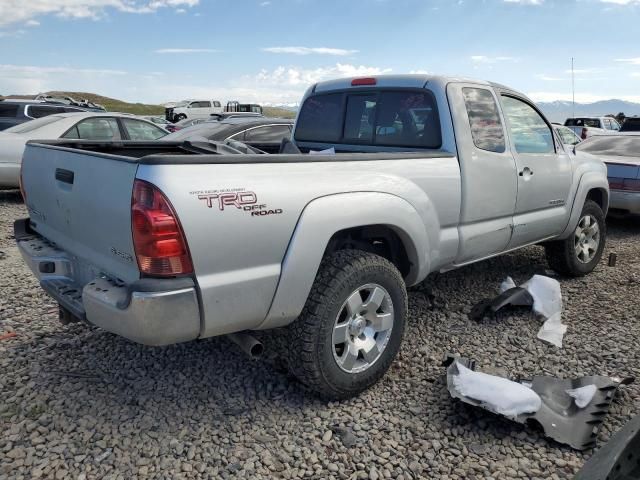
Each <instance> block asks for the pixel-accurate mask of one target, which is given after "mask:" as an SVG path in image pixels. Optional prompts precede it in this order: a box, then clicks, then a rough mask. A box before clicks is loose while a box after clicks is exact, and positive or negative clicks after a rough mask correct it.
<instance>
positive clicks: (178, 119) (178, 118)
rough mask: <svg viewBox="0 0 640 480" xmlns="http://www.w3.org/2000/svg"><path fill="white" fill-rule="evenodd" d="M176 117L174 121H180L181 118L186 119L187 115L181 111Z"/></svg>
mask: <svg viewBox="0 0 640 480" xmlns="http://www.w3.org/2000/svg"><path fill="white" fill-rule="evenodd" d="M175 118H176V121H175V122H174V123H177V122H179V121H181V120H186V118H187V116H186V115H185V114H184V113H181V114H179V115H176V117H175Z"/></svg>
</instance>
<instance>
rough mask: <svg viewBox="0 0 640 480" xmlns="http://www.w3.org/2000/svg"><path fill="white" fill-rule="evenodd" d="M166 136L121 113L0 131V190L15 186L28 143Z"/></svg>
mask: <svg viewBox="0 0 640 480" xmlns="http://www.w3.org/2000/svg"><path fill="white" fill-rule="evenodd" d="M166 134H167V131H166V130H164V129H162V128H160V127H159V126H157V125H155V124H153V123H152V122H149V121H147V120H142V119H140V118H136V117H133V116H131V115H127V114H121V113H93V112H82V113H63V114H56V115H49V116H46V117H43V118H39V119H37V120H32V121H30V122H27V123H23V124H22V125H16V126H15V127H11V128H9V129H7V130H5V131H4V132H0V188H16V187H18V178H19V176H20V163H21V162H22V153H23V152H24V147H25V144H26V143H27V141H29V140H33V139H38V140H54V139H56V138H76V139H83V140H104V141H112V140H157V139H158V138H160V137H163V136H165V135H166Z"/></svg>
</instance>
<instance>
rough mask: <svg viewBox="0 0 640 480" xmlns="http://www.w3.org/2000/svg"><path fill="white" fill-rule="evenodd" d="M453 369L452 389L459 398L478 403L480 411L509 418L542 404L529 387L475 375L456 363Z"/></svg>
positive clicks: (496, 378)
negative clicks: (456, 392) (466, 398)
mask: <svg viewBox="0 0 640 480" xmlns="http://www.w3.org/2000/svg"><path fill="white" fill-rule="evenodd" d="M456 368H457V370H458V373H457V375H454V376H453V386H454V388H455V389H456V390H457V391H458V392H459V393H460V394H461V395H464V396H465V397H470V398H473V399H475V400H478V401H480V402H481V406H482V407H483V408H486V409H487V410H490V411H492V412H494V413H498V414H500V415H504V416H505V417H509V418H514V417H517V416H518V415H520V414H523V413H534V412H537V411H538V410H540V406H541V405H542V400H541V399H540V397H539V396H538V394H537V393H536V392H534V391H533V390H531V389H530V388H529V387H526V386H525V385H522V384H521V383H518V382H512V381H511V380H508V379H506V378H502V377H496V376H495V375H489V374H487V373H482V372H475V371H473V370H471V369H469V368H467V367H465V366H464V365H462V364H461V363H459V362H456Z"/></svg>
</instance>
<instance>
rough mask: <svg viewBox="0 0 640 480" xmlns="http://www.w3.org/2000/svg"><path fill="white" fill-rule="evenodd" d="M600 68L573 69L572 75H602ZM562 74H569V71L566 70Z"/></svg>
mask: <svg viewBox="0 0 640 480" xmlns="http://www.w3.org/2000/svg"><path fill="white" fill-rule="evenodd" d="M602 72H603V70H602V68H575V69H574V70H573V73H574V74H576V75H590V74H592V73H602ZM564 73H571V69H570V68H569V69H567V70H565V71H564Z"/></svg>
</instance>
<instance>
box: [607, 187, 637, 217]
mask: <svg viewBox="0 0 640 480" xmlns="http://www.w3.org/2000/svg"><path fill="white" fill-rule="evenodd" d="M611 209H616V210H624V211H625V212H629V213H633V214H640V192H623V191H621V190H611V193H610V196H609V210H611Z"/></svg>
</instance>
